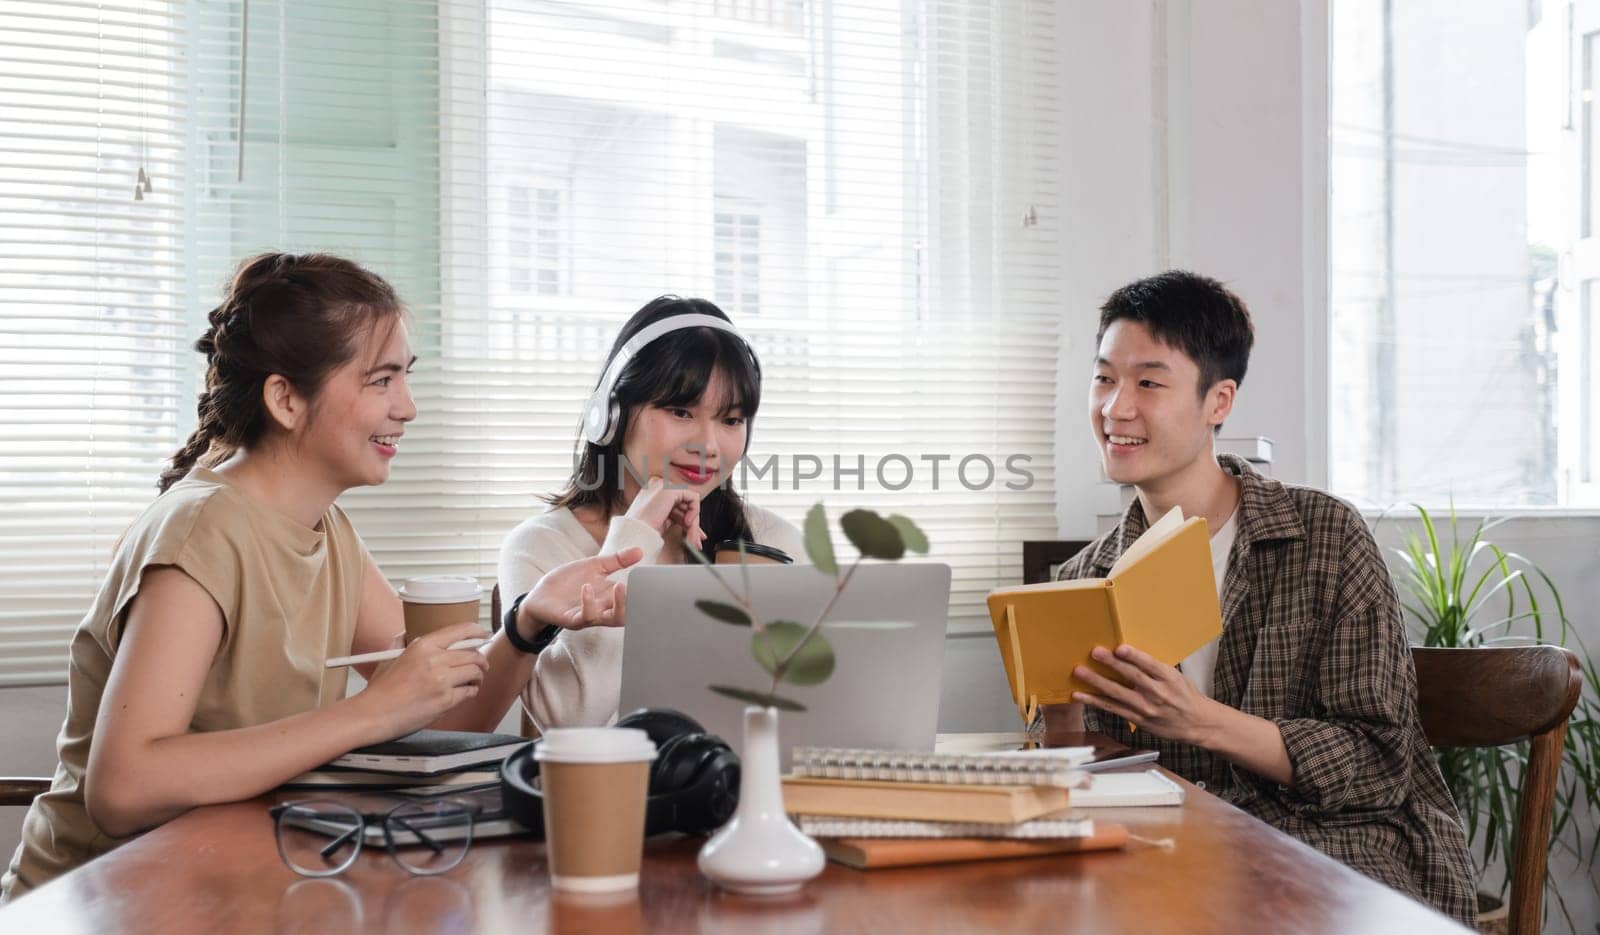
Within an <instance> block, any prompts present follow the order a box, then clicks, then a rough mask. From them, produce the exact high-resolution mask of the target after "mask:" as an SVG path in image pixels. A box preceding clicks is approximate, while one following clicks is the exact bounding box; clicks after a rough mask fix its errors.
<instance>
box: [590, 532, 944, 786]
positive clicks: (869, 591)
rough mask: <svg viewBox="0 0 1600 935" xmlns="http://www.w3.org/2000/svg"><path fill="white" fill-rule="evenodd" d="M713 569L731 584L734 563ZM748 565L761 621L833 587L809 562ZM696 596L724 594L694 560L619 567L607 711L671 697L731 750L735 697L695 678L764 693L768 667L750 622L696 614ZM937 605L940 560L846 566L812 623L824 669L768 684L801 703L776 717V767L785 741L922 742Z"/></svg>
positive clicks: (938, 629) (938, 644)
mask: <svg viewBox="0 0 1600 935" xmlns="http://www.w3.org/2000/svg"><path fill="white" fill-rule="evenodd" d="M717 571H718V573H719V574H721V575H722V576H723V577H724V579H725V580H727V581H728V582H729V583H730V584H731V585H733V587H734V588H736V589H738V588H740V587H741V586H742V585H741V578H740V574H739V568H738V567H737V566H728V565H720V566H717ZM749 575H750V579H749V580H750V593H751V595H752V601H753V603H754V606H755V608H756V610H757V611H759V612H760V614H761V616H762V617H763V619H766V620H793V621H795V622H797V623H800V624H802V625H804V626H810V624H811V622H812V621H814V620H815V619H816V616H817V612H818V611H820V610H821V609H822V607H823V606H824V605H825V604H827V602H828V599H829V598H830V597H832V596H833V592H834V580H833V577H832V576H830V575H825V574H823V573H822V572H820V571H818V570H817V569H816V568H814V567H812V566H810V565H759V566H752V567H751V568H750V569H749ZM697 600H712V601H720V602H722V603H729V602H730V601H729V595H728V593H727V592H726V591H724V590H723V589H722V587H721V586H720V585H718V584H717V582H716V581H714V580H712V578H711V574H710V572H708V571H707V570H706V569H705V568H704V567H701V566H691V565H667V566H645V567H641V568H635V569H634V570H633V571H632V572H631V573H630V574H629V576H628V623H627V628H626V636H625V639H624V641H623V653H622V702H621V705H620V707H619V708H618V713H619V714H623V715H625V714H628V713H629V712H631V711H635V710H637V709H639V708H646V707H651V708H675V709H677V710H679V711H682V712H684V713H685V714H688V715H689V716H691V717H693V718H694V719H695V720H697V721H699V722H700V723H701V724H703V725H705V728H706V730H708V731H710V732H711V733H714V734H718V735H721V736H722V737H723V738H724V739H725V740H727V741H728V742H729V743H730V744H732V745H733V747H734V749H736V750H737V749H738V748H739V743H740V734H741V733H742V731H743V726H742V725H743V711H744V707H745V706H744V703H742V702H740V701H737V700H735V699H732V698H728V697H725V696H723V695H719V694H716V693H714V692H712V691H711V690H710V689H709V688H707V686H708V685H713V684H715V685H733V686H737V687H740V688H749V689H755V690H758V691H762V692H765V691H766V690H767V689H768V688H769V687H770V686H771V685H772V677H771V676H769V675H767V673H766V672H765V671H764V670H763V669H762V668H761V667H760V666H759V665H758V664H757V663H756V660H755V657H754V656H752V655H751V648H750V641H751V637H752V636H753V631H752V630H751V629H750V628H749V627H742V626H735V625H732V624H727V623H721V622H719V621H716V620H713V619H711V618H710V617H707V616H706V615H705V614H703V613H701V612H700V610H699V609H697V608H696V607H695V601H697ZM949 606H950V566H949V565H942V564H934V563H926V564H913V563H901V564H893V565H862V566H861V567H860V568H858V569H856V572H855V576H854V577H853V578H851V580H850V585H849V587H847V588H845V591H844V594H842V595H841V596H840V597H839V600H838V602H837V603H836V604H834V607H833V610H832V612H830V613H829V614H828V622H827V623H825V624H824V625H823V631H822V632H823V634H824V635H825V636H826V637H827V638H828V642H829V643H831V644H832V646H833V650H834V658H835V667H834V670H833V674H832V676H830V677H829V678H828V680H827V681H825V682H823V683H822V684H820V685H808V686H797V685H793V684H790V683H787V682H785V683H782V684H780V685H779V686H778V694H779V695H780V696H783V697H786V698H790V699H792V700H794V701H797V702H799V703H801V704H803V705H805V706H806V710H805V711H803V712H793V711H785V712H783V714H782V717H781V719H780V721H779V727H780V735H779V746H780V749H781V750H782V754H783V768H784V769H785V770H787V769H788V768H789V759H790V751H791V750H792V749H793V748H794V747H797V746H819V747H822V746H826V747H868V748H880V749H892V750H916V751H932V750H933V739H934V733H935V731H936V729H937V727H938V724H939V683H940V675H941V670H942V667H943V664H944V631H945V617H946V614H947V613H948V611H949Z"/></svg>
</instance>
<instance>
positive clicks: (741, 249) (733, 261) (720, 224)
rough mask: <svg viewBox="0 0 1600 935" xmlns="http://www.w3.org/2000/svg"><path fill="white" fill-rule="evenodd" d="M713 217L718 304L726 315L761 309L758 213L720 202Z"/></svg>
mask: <svg viewBox="0 0 1600 935" xmlns="http://www.w3.org/2000/svg"><path fill="white" fill-rule="evenodd" d="M719 207H720V208H721V209H722V210H719V211H717V216H716V222H715V223H716V242H715V244H714V246H715V248H716V251H717V262H716V268H715V269H714V270H713V271H712V277H713V279H714V280H715V282H716V295H717V304H719V305H721V306H722V310H723V311H725V312H728V313H729V314H734V313H739V314H745V315H754V314H756V313H757V312H759V311H761V215H759V214H755V213H753V212H749V211H740V210H738V206H737V205H731V204H728V203H726V202H723V203H721V204H719Z"/></svg>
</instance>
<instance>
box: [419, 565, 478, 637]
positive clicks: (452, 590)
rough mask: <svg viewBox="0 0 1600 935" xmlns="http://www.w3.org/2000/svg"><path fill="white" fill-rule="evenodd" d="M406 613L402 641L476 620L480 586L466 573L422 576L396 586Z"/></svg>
mask: <svg viewBox="0 0 1600 935" xmlns="http://www.w3.org/2000/svg"><path fill="white" fill-rule="evenodd" d="M400 601H401V603H402V604H403V605H404V607H405V613H406V642H408V643H409V642H411V641H412V640H414V639H416V638H417V637H419V636H426V635H427V634H429V633H432V632H433V631H435V630H442V629H444V628H445V627H448V626H450V625H452V624H457V623H462V622H471V623H476V622H477V621H478V608H479V605H480V604H482V602H483V588H482V587H479V585H478V579H476V578H473V577H469V576H467V575H425V576H423V577H421V578H407V579H406V580H405V583H404V584H401V585H400Z"/></svg>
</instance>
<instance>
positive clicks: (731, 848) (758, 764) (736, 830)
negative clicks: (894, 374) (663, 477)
mask: <svg viewBox="0 0 1600 935" xmlns="http://www.w3.org/2000/svg"><path fill="white" fill-rule="evenodd" d="M839 527H840V529H841V530H842V531H843V532H844V534H845V538H847V539H849V540H850V544H851V545H853V546H855V548H856V551H857V552H858V553H859V554H858V555H857V557H856V559H855V561H854V562H852V563H851V564H850V565H849V566H848V567H847V568H845V569H844V570H843V572H841V571H840V569H839V563H838V560H837V559H836V558H835V557H834V551H833V537H832V536H831V535H830V534H829V532H828V517H827V513H826V511H825V510H824V509H823V506H822V504H820V503H818V504H816V505H815V506H813V507H812V508H811V510H810V511H809V512H808V513H807V514H806V521H805V544H806V556H807V557H808V558H809V559H810V560H811V564H812V566H813V567H815V568H816V570H817V572H818V573H819V574H824V575H830V576H832V577H833V579H834V591H833V596H832V597H831V598H830V599H829V600H828V602H827V603H826V604H824V605H823V607H822V610H821V611H820V612H818V614H817V617H816V619H815V620H813V621H811V623H810V625H809V626H803V625H801V624H800V623H798V622H797V621H793V620H763V619H762V618H761V616H760V615H759V614H758V613H757V612H756V609H755V606H754V605H753V604H752V602H751V595H750V580H749V575H748V573H747V572H746V568H747V565H746V563H745V562H744V561H743V559H744V556H743V554H742V553H741V555H740V563H739V566H740V577H741V584H742V588H735V587H734V586H733V585H732V584H731V583H730V582H729V581H728V580H727V579H726V578H724V577H723V576H722V575H721V574H720V573H719V572H718V571H717V568H716V567H715V566H714V565H712V564H711V563H710V561H709V560H708V559H707V558H706V557H705V556H704V555H703V554H701V553H700V552H699V550H697V549H694V548H693V547H692V546H691V547H690V550H691V552H692V554H693V555H694V557H695V559H696V560H698V561H699V562H701V563H702V564H704V565H705V566H706V569H707V570H708V571H709V572H710V573H711V575H712V576H713V577H714V578H716V579H717V581H718V582H720V583H721V584H722V587H723V589H724V590H725V591H727V593H728V596H729V598H730V599H731V603H727V602H722V601H705V600H703V601H697V602H696V606H697V607H699V609H700V611H701V613H704V614H705V615H706V616H707V617H710V618H711V619H713V620H717V621H720V622H722V623H726V624H729V625H731V626H739V627H748V628H750V655H751V656H752V657H753V658H754V659H755V662H756V664H757V665H759V666H760V667H761V670H762V671H763V672H765V673H766V680H765V681H766V684H765V685H764V686H763V687H761V688H747V687H743V686H739V685H710V686H707V687H708V688H710V689H711V691H714V692H716V693H718V694H720V695H724V696H727V697H729V698H733V699H735V700H738V701H743V702H745V703H746V705H747V707H746V708H745V710H744V742H743V749H742V750H741V755H742V761H743V762H742V770H741V776H740V784H739V785H740V788H739V808H738V811H737V812H735V814H734V817H733V819H732V820H730V821H729V822H728V823H727V824H726V825H725V826H723V827H722V828H721V829H720V830H718V831H717V833H715V834H713V835H712V836H711V838H710V839H709V840H707V841H706V844H705V846H704V847H703V848H701V850H700V857H699V866H700V871H701V872H702V873H704V874H705V875H706V876H707V877H709V878H710V879H711V880H713V881H714V882H716V883H717V884H718V885H720V886H722V887H724V888H726V889H730V890H733V891H735V892H741V893H749V894H755V895H777V894H782V893H789V892H793V891H794V890H796V889H798V888H799V887H800V886H801V885H802V884H803V883H805V881H807V880H809V879H811V878H812V877H815V876H816V875H817V874H818V873H821V872H822V865H823V854H822V848H821V847H819V846H818V845H817V842H815V841H813V840H811V838H809V837H807V836H805V835H804V834H801V833H800V830H799V829H798V828H796V827H795V826H794V824H793V823H792V822H790V821H789V816H788V815H787V813H785V812H784V809H783V789H782V785H781V782H780V778H781V777H780V776H779V769H778V762H779V757H778V712H779V711H780V710H783V711H804V710H805V706H804V705H803V704H801V703H800V702H798V701H795V700H793V699H791V698H786V697H784V696H782V695H780V694H778V690H779V688H780V687H781V686H782V685H783V684H784V683H789V684H791V685H819V684H821V683H823V682H825V681H827V680H828V677H829V676H830V675H832V674H833V667H834V656H833V647H832V646H831V645H830V644H829V643H828V639H827V637H826V636H824V635H823V632H822V630H823V624H824V623H825V622H826V621H827V619H828V614H829V613H830V612H831V611H832V610H833V606H834V604H835V603H836V602H837V601H838V599H839V595H840V594H843V593H844V589H845V587H846V586H848V585H849V584H850V578H851V577H852V576H853V575H854V574H855V571H856V569H857V568H859V567H860V566H861V562H862V561H863V560H864V559H880V560H883V561H897V560H899V559H900V558H902V557H903V556H904V555H905V554H906V553H907V552H908V551H910V552H918V553H926V552H927V551H928V539H927V537H926V536H924V535H923V534H922V531H921V530H920V529H918V528H917V526H916V524H915V523H913V522H912V521H911V520H909V519H907V518H905V517H904V516H890V517H888V518H887V519H885V518H884V517H882V516H879V515H878V514H877V513H874V512H873V511H871V510H851V511H850V512H848V513H846V514H844V515H843V516H842V517H840V519H839Z"/></svg>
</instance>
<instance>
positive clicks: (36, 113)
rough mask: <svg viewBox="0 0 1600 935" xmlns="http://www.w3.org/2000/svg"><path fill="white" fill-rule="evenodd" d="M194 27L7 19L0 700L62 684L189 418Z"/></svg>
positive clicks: (135, 17)
mask: <svg viewBox="0 0 1600 935" xmlns="http://www.w3.org/2000/svg"><path fill="white" fill-rule="evenodd" d="M184 18H185V17H184V9H183V4H182V3H179V2H161V0H144V2H140V3H126V4H117V3H77V2H60V0H56V2H49V3H36V2H26V0H7V2H6V3H4V4H0V686H3V685H13V684H27V683H32V682H41V681H57V682H59V681H61V680H62V679H64V678H65V675H66V646H67V639H68V637H69V635H70V633H71V631H72V628H73V627H74V626H76V625H77V623H78V621H79V620H80V619H81V618H82V616H83V614H84V612H85V610H86V609H87V608H88V606H89V603H90V601H91V599H92V598H93V596H94V593H95V591H96V589H97V587H98V585H99V581H100V578H101V577H102V576H103V575H104V573H105V570H106V566H107V564H108V562H109V559H110V557H111V550H112V546H113V544H114V543H115V541H116V538H117V536H118V535H119V534H120V533H121V532H122V530H123V529H124V528H125V527H126V526H127V524H128V522H129V521H130V520H131V519H132V518H133V516H135V515H136V514H137V512H138V511H139V510H140V509H141V508H142V507H143V506H144V505H145V504H147V503H148V502H149V501H150V499H151V497H152V496H154V494H155V486H154V485H155V481H156V475H157V473H158V465H159V462H160V460H161V459H162V458H164V457H167V456H168V455H170V454H171V453H172V450H173V449H174V448H175V447H176V446H177V441H178V433H179V431H180V424H181V423H182V421H183V417H182V412H183V410H184V409H185V408H187V409H188V410H190V411H192V410H193V407H194V402H193V394H192V393H191V392H190V389H189V383H188V380H187V378H186V374H187V373H188V370H187V368H188V366H189V362H188V360H187V357H188V356H191V355H189V354H188V351H187V345H188V342H189V340H190V338H189V335H188V328H187V327H186V323H185V320H184V294H185V287H186V280H185V272H184V255H183V238H184V226H183V219H184V208H183V204H184V189H183V184H182V183H183V159H184V149H183V133H184V127H185V124H186V120H187V109H186V104H185V100H184V96H183V93H182V89H183V84H184V81H185V67H186V55H185V48H184V42H183V36H184Z"/></svg>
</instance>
